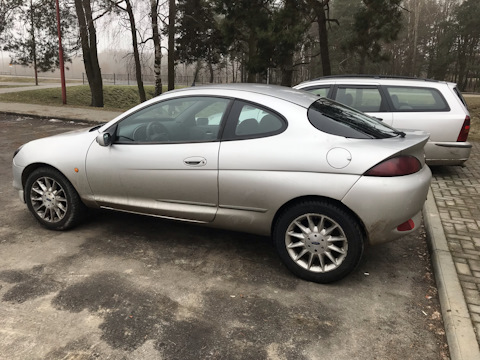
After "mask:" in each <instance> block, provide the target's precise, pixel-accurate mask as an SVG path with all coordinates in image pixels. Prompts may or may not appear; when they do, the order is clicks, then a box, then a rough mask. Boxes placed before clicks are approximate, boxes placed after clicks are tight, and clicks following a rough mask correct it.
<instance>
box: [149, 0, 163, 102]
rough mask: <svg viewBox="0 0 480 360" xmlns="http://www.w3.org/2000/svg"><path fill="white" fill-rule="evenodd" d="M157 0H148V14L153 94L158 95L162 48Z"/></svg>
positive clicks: (160, 86)
mask: <svg viewBox="0 0 480 360" xmlns="http://www.w3.org/2000/svg"><path fill="white" fill-rule="evenodd" d="M157 10H158V0H151V1H150V16H151V19H152V34H153V35H152V36H153V45H154V49H155V60H154V65H153V72H154V73H155V96H158V95H160V94H161V93H162V76H161V75H162V74H161V69H162V48H161V39H160V32H159V30H158V14H157Z"/></svg>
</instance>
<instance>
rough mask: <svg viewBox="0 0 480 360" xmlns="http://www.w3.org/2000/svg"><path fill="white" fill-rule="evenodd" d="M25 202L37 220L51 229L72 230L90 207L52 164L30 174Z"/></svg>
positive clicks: (26, 186) (26, 185) (26, 184)
mask: <svg viewBox="0 0 480 360" xmlns="http://www.w3.org/2000/svg"><path fill="white" fill-rule="evenodd" d="M25 201H26V203H27V206H28V209H29V210H30V212H31V213H32V214H33V216H34V217H35V219H37V221H38V222H39V223H40V224H42V225H43V226H44V227H46V228H48V229H51V230H67V229H70V228H72V227H74V226H75V225H77V224H78V223H79V222H80V221H81V220H82V219H83V218H84V216H85V214H86V207H85V205H84V204H83V203H82V201H81V200H80V196H79V195H78V193H77V191H76V190H75V188H74V187H73V186H72V184H71V183H70V182H69V181H68V180H67V178H66V177H65V176H64V175H63V174H62V173H60V172H59V171H57V170H55V169H53V168H49V167H42V168H38V169H36V170H34V171H33V172H32V173H31V174H30V175H29V177H28V178H27V182H26V183H25Z"/></svg>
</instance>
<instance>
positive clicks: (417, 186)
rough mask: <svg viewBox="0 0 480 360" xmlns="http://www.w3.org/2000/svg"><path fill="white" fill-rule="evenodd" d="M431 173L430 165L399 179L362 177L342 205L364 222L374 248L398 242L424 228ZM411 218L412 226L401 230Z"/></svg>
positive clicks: (369, 240)
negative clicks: (400, 227)
mask: <svg viewBox="0 0 480 360" xmlns="http://www.w3.org/2000/svg"><path fill="white" fill-rule="evenodd" d="M431 177H432V173H431V171H430V168H429V167H428V166H424V167H423V169H422V170H420V171H419V172H417V173H415V174H411V175H406V176H397V177H371V176H363V177H361V178H360V179H359V180H358V182H357V183H356V184H355V185H354V186H353V187H352V189H351V190H350V191H349V192H348V194H347V195H346V196H345V197H344V199H343V200H342V202H343V203H344V204H345V205H346V206H348V207H349V208H350V209H351V210H352V211H354V212H355V213H356V214H357V216H358V217H359V218H360V220H361V221H362V222H363V224H364V227H365V231H366V233H367V238H368V242H369V243H370V244H371V245H374V244H379V243H384V242H388V241H392V240H395V239H397V238H399V237H402V236H404V235H406V234H409V233H411V232H413V231H415V230H416V229H417V228H418V227H419V226H420V225H421V222H422V221H421V219H422V218H421V211H422V208H423V204H424V202H425V200H426V199H427V193H428V189H429V187H430V180H431ZM409 219H412V220H413V227H412V228H411V230H408V231H398V230H397V227H398V226H399V225H401V224H403V223H404V222H406V221H408V220H409Z"/></svg>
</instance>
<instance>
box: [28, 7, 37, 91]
mask: <svg viewBox="0 0 480 360" xmlns="http://www.w3.org/2000/svg"><path fill="white" fill-rule="evenodd" d="M33 12H34V9H33V2H32V0H30V28H31V30H30V35H31V37H32V55H33V72H34V73H35V85H37V86H38V69H37V44H36V42H35V22H34V20H33Z"/></svg>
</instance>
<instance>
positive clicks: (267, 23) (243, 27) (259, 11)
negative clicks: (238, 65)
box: [215, 0, 274, 82]
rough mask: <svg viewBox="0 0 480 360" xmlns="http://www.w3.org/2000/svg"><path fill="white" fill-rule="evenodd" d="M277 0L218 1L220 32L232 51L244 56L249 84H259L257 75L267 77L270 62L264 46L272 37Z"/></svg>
mask: <svg viewBox="0 0 480 360" xmlns="http://www.w3.org/2000/svg"><path fill="white" fill-rule="evenodd" d="M273 3H274V0H252V1H235V0H216V1H215V9H216V12H217V13H218V14H219V15H220V17H221V20H220V22H219V24H220V29H221V31H222V34H223V38H224V40H225V44H226V46H227V47H228V48H229V51H230V52H234V53H237V54H241V58H242V61H243V65H244V66H245V69H246V72H247V74H246V75H247V76H246V80H247V82H256V76H257V74H262V75H264V76H265V75H266V72H267V69H268V67H269V66H270V59H269V58H268V57H266V56H265V54H268V52H266V51H264V50H265V48H263V47H262V46H261V45H260V44H262V45H263V46H265V45H266V44H268V43H269V42H268V39H269V38H271V36H270V35H271V33H270V29H271V27H272V26H271V22H272V4H273Z"/></svg>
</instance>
